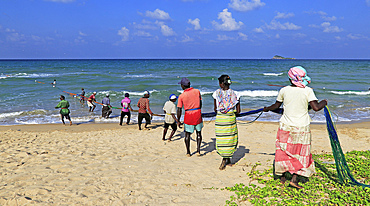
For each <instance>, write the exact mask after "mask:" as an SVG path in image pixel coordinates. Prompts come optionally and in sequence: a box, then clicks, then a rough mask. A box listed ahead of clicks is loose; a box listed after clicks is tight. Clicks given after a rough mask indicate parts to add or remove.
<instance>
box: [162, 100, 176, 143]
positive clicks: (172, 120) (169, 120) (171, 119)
mask: <svg viewBox="0 0 370 206" xmlns="http://www.w3.org/2000/svg"><path fill="white" fill-rule="evenodd" d="M169 99H170V100H169V101H167V102H166V103H165V104H164V106H163V111H164V113H165V117H164V130H163V138H162V140H163V141H165V140H166V134H167V130H168V127H169V126H171V128H172V132H171V134H170V137H169V138H168V141H169V142H170V141H171V138H172V136H173V135H174V134H175V132H176V130H177V122H179V121H178V120H177V118H176V116H175V114H176V105H175V102H176V100H177V97H176V95H174V94H171V95H170V97H169Z"/></svg>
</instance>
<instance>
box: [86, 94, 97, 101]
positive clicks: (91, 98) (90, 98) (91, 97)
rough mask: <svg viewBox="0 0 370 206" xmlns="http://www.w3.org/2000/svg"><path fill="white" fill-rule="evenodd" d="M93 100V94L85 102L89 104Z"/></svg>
mask: <svg viewBox="0 0 370 206" xmlns="http://www.w3.org/2000/svg"><path fill="white" fill-rule="evenodd" d="M93 100H95V95H94V94H92V95H91V96H90V97H89V99H87V101H89V102H92V101H93Z"/></svg>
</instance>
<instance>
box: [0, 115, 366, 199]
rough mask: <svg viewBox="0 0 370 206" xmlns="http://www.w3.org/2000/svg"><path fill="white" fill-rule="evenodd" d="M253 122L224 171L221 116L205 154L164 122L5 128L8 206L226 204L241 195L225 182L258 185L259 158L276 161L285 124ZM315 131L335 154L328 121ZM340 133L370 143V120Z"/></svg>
mask: <svg viewBox="0 0 370 206" xmlns="http://www.w3.org/2000/svg"><path fill="white" fill-rule="evenodd" d="M245 123H246V122H242V121H238V133H239V143H238V148H237V150H236V152H235V153H234V155H233V158H232V160H231V161H232V162H233V163H235V165H234V166H232V167H230V166H228V167H226V169H225V170H222V171H220V170H219V169H218V167H219V165H220V163H221V160H222V158H221V157H220V156H219V155H218V154H217V151H216V148H215V138H216V137H215V131H214V128H215V127H214V121H211V122H205V123H204V128H203V130H202V136H203V139H202V145H201V154H202V156H200V157H198V156H197V155H195V151H196V142H195V134H192V135H191V143H190V149H191V152H192V156H191V157H187V156H186V155H185V154H186V151H185V145H184V133H183V132H182V131H183V129H179V130H178V131H177V132H176V133H175V135H174V137H173V139H172V141H171V142H168V141H162V140H161V139H162V134H163V126H162V125H163V124H162V123H154V124H151V125H149V128H150V130H141V131H139V130H138V127H137V124H132V125H128V126H126V125H125V126H119V125H118V123H99V124H97V123H95V124H94V123H93V124H80V125H72V126H63V125H62V124H48V125H13V126H0V142H1V144H0V151H2V152H1V154H0V155H1V157H2V158H0V181H1V182H2V184H1V185H0V205H26V204H42V205H54V204H66V205H210V206H214V205H225V201H226V200H229V198H230V196H231V195H235V193H232V192H230V191H226V190H222V188H225V187H233V186H234V185H235V184H240V183H243V184H248V183H251V182H252V181H253V180H252V179H250V178H249V177H248V175H247V173H248V172H250V171H251V169H252V168H254V167H255V166H256V164H258V167H256V169H258V170H264V169H269V168H271V167H272V164H273V161H274V155H275V138H276V133H277V129H278V122H254V123H252V124H245ZM169 130H170V131H171V129H169ZM311 132H312V149H311V153H312V154H323V153H331V152H332V150H331V146H330V140H329V137H328V133H327V131H326V125H325V124H311ZM337 132H338V136H339V139H340V142H341V146H342V150H343V152H347V151H352V150H359V151H361V150H369V149H370V146H369V145H370V124H369V123H368V122H367V123H356V124H341V125H337ZM168 135H169V133H167V137H166V138H168ZM252 183H253V184H254V183H255V182H252Z"/></svg>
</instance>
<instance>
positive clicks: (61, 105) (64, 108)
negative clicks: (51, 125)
mask: <svg viewBox="0 0 370 206" xmlns="http://www.w3.org/2000/svg"><path fill="white" fill-rule="evenodd" d="M68 107H69V102H68V101H67V100H65V99H64V100H61V101H60V102H59V103H58V105H57V106H56V107H55V108H62V109H61V110H60V114H63V115H66V114H69V109H68Z"/></svg>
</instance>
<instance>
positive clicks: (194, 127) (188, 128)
mask: <svg viewBox="0 0 370 206" xmlns="http://www.w3.org/2000/svg"><path fill="white" fill-rule="evenodd" d="M202 128H203V122H201V123H199V124H197V125H188V124H184V129H185V132H189V133H191V134H192V133H194V130H196V131H198V132H200V131H202Z"/></svg>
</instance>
